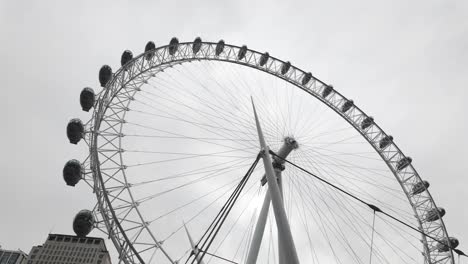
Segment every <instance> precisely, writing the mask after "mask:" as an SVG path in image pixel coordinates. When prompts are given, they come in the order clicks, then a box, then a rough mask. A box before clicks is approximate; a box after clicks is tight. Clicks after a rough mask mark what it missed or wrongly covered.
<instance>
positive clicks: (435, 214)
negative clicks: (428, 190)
mask: <svg viewBox="0 0 468 264" xmlns="http://www.w3.org/2000/svg"><path fill="white" fill-rule="evenodd" d="M444 215H445V209H444V208H442V207H437V208H432V209H431V210H429V211H428V212H427V214H426V221H428V222H434V221H435V220H437V219H439V218H441V217H443V216H444Z"/></svg>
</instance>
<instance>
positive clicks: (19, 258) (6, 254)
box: [0, 248, 28, 264]
mask: <svg viewBox="0 0 468 264" xmlns="http://www.w3.org/2000/svg"><path fill="white" fill-rule="evenodd" d="M27 259H28V255H26V253H24V252H23V251H21V250H4V249H1V248H0V264H26V263H27Z"/></svg>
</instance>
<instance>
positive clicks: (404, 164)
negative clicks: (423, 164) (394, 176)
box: [396, 157, 413, 171]
mask: <svg viewBox="0 0 468 264" xmlns="http://www.w3.org/2000/svg"><path fill="white" fill-rule="evenodd" d="M412 161H413V159H412V158H411V157H404V158H402V159H401V160H399V161H398V163H397V166H396V168H397V170H399V171H401V170H402V169H404V168H406V167H408V166H409V165H410V164H411V162H412Z"/></svg>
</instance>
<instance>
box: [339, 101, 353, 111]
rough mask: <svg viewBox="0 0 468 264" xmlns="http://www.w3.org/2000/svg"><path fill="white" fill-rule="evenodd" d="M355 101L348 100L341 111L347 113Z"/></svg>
mask: <svg viewBox="0 0 468 264" xmlns="http://www.w3.org/2000/svg"><path fill="white" fill-rule="evenodd" d="M353 105H354V102H353V100H347V101H346V102H344V104H343V105H342V106H341V112H343V113H346V112H347V111H348V110H349V109H351V107H353Z"/></svg>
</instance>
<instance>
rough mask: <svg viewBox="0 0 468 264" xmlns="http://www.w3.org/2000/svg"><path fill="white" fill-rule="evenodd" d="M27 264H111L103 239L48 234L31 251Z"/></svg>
mask: <svg viewBox="0 0 468 264" xmlns="http://www.w3.org/2000/svg"><path fill="white" fill-rule="evenodd" d="M27 263H28V264H59V263H60V264H111V260H110V256H109V252H108V251H107V248H106V245H105V243H104V239H102V238H97V237H78V236H70V235H60V234H49V236H48V238H47V240H46V241H45V243H44V244H43V245H39V246H35V247H33V248H32V249H31V252H30V254H29V258H28V262H27Z"/></svg>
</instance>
